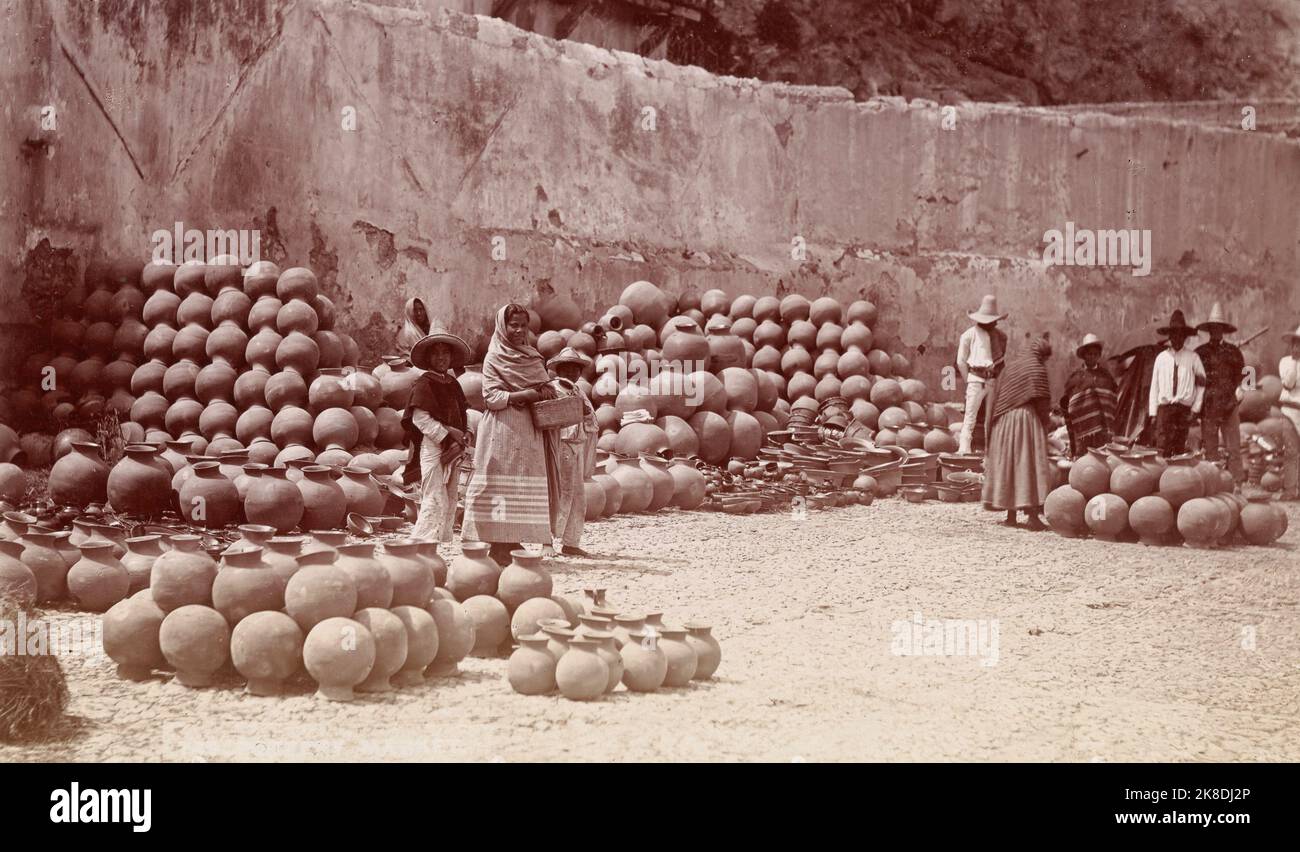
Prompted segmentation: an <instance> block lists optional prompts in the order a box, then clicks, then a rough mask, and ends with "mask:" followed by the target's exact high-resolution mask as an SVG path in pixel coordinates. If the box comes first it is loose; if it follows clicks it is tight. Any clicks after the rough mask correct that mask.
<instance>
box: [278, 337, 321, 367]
mask: <svg viewBox="0 0 1300 852" xmlns="http://www.w3.org/2000/svg"><path fill="white" fill-rule="evenodd" d="M275 364H276V367H278V368H279V369H280V370H292V371H293V372H295V373H298V374H299V375H300V376H308V375H311V374H312V373H314V372H315V371H316V367H317V366H318V365H319V364H320V348H319V347H318V346H317V345H316V341H314V340H312V339H311V338H310V337H308V336H307V335H305V334H303V333H302V332H300V331H293V332H290V333H289V334H287V335H285V337H284V340H282V341H280V345H279V346H277V347H276V350H275Z"/></svg>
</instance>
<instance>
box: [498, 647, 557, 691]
mask: <svg viewBox="0 0 1300 852" xmlns="http://www.w3.org/2000/svg"><path fill="white" fill-rule="evenodd" d="M548 641H549V639H548V638H547V636H546V635H545V634H540V633H534V634H531V635H528V636H521V637H519V648H518V650H516V651H515V652H514V653H513V654H511V655H510V661H509V663H507V665H506V679H507V680H508V681H510V687H511V688H512V689H514V691H515V692H518V693H520V694H521V695H547V694H549V693H551V692H554V691H555V686H556V684H555V666H556V663H555V657H553V656H551V652H550V651H548V650H547V649H546V644H547V642H548Z"/></svg>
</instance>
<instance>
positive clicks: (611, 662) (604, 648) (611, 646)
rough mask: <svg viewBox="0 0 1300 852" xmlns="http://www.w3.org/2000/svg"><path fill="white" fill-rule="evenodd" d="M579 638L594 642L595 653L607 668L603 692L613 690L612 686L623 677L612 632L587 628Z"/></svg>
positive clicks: (620, 661)
mask: <svg viewBox="0 0 1300 852" xmlns="http://www.w3.org/2000/svg"><path fill="white" fill-rule="evenodd" d="M581 638H583V639H587V640H590V641H592V642H595V643H596V655H597V656H599V657H600V658H601V659H602V660H604V661H605V666H606V667H607V668H608V669H609V678H608V680H607V681H606V683H605V692H613V691H614V687H616V686H618V684H619V681H621V680H622V679H623V657H622V656H621V655H620V654H619V651H618V645H617V644H616V643H615V642H614V634H613V633H610V632H608V631H604V630H588V631H586V632H585V633H584V635H583V636H582V637H581Z"/></svg>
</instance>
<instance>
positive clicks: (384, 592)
mask: <svg viewBox="0 0 1300 852" xmlns="http://www.w3.org/2000/svg"><path fill="white" fill-rule="evenodd" d="M338 552H339V556H338V559H337V560H336V561H335V563H334V564H335V565H336V566H337V567H339V568H342V569H343V570H344V571H346V572H347V573H348V575H349V576H350V577H352V582H353V583H354V584H356V589H357V609H366V608H367V607H380V608H387V607H388V606H389V605H391V604H392V602H393V580H392V578H391V577H390V576H389V575H388V572H387V571H386V570H385V569H384V566H383V565H382V564H380V562H379V560H378V559H376V558H375V545H374V544H373V543H372V542H354V543H352V544H344V545H340V546H339V548H338Z"/></svg>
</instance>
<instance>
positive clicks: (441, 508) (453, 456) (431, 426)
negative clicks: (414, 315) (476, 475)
mask: <svg viewBox="0 0 1300 852" xmlns="http://www.w3.org/2000/svg"><path fill="white" fill-rule="evenodd" d="M410 358H411V363H412V364H413V365H414V366H416V367H419V368H420V369H421V370H424V374H423V375H422V376H420V378H419V379H417V380H416V382H415V384H414V385H413V386H412V387H411V398H410V400H409V401H408V402H407V404H406V414H405V415H404V416H403V418H402V427H403V429H404V430H405V431H406V436H407V447H408V454H407V462H406V470H405V471H404V473H403V475H402V481H403V482H406V483H408V484H409V483H417V482H418V483H419V484H420V510H419V514H418V515H417V516H416V519H415V529H414V530H413V531H412V533H411V534H412V535H413V536H414V537H415V538H421V539H427V540H430V541H438V542H447V541H451V536H452V528H453V525H454V524H455V520H456V491H457V489H458V488H459V486H460V464H461V459H462V457H463V456H464V453H465V447H466V446H467V445H468V443H469V437H468V434H469V433H468V431H467V429H466V426H467V414H466V412H467V411H468V410H469V405H468V403H467V402H466V400H465V393H464V391H462V390H461V387H460V382H458V381H456V377H455V375H454V374H453V373H452V368H453V367H457V368H459V367H462V366H464V364H465V361H467V360H468V359H469V346H468V345H466V343H465V341H463V340H461V339H460V338H459V337H457V336H456V335H454V334H450V333H448V332H447V331H446V330H445V329H443V328H442V327H440V326H437V327H435V328H434V330H433V331H432V333H430V334H428V335H426V336H425V337H423V338H421V339H420V340H419V341H418V342H416V344H415V345H414V346H413V347H411V353H410Z"/></svg>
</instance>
